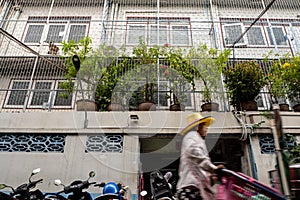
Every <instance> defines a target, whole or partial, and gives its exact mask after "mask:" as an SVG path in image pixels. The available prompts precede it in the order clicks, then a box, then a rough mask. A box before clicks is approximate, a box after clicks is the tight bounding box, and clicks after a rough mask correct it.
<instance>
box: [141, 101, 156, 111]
mask: <svg viewBox="0 0 300 200" xmlns="http://www.w3.org/2000/svg"><path fill="white" fill-rule="evenodd" d="M155 110H156V104H155V103H153V102H143V103H141V104H140V105H139V111H155Z"/></svg>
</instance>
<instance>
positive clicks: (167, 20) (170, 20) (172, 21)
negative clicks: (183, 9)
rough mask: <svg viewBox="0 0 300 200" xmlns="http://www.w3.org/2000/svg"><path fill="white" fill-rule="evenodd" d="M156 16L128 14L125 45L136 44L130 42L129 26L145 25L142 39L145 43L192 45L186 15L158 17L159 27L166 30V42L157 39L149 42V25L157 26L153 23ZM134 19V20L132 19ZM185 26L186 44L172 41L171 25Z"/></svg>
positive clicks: (188, 21) (150, 44) (189, 26)
mask: <svg viewBox="0 0 300 200" xmlns="http://www.w3.org/2000/svg"><path fill="white" fill-rule="evenodd" d="M156 19H157V18H156V17H149V16H148V17H145V16H140V17H136V16H128V17H127V21H126V41H125V43H126V45H128V46H130V45H136V44H138V43H132V42H130V38H131V34H130V28H129V27H130V26H144V27H145V39H144V40H143V41H144V42H145V43H146V44H147V45H149V46H154V45H165V44H169V45H173V46H178V47H180V46H192V32H191V24H190V18H187V17H176V18H174V17H162V18H160V20H161V21H160V23H159V26H160V27H164V26H166V31H167V42H166V43H164V44H162V43H159V41H156V43H152V42H151V29H152V28H151V27H152V26H157V24H156V23H155V20H156ZM134 20H136V21H134ZM181 26H185V27H187V35H188V44H176V43H174V41H173V36H172V27H181Z"/></svg>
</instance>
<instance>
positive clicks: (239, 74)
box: [223, 61, 266, 111]
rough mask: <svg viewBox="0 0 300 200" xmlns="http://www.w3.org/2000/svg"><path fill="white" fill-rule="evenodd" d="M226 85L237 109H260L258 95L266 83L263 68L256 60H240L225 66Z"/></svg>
mask: <svg viewBox="0 0 300 200" xmlns="http://www.w3.org/2000/svg"><path fill="white" fill-rule="evenodd" d="M223 73H224V75H225V80H224V83H225V87H226V88H227V91H228V94H229V98H230V100H231V104H232V105H233V106H235V107H236V109H237V110H246V111H256V110H258V107H257V103H256V101H255V98H256V96H257V95H258V94H259V93H260V91H261V89H262V88H263V87H264V86H265V85H266V80H265V77H264V73H263V70H262V69H261V67H260V66H259V65H258V64H257V63H256V62H255V61H240V62H238V63H234V65H231V66H229V68H228V69H227V68H224V69H223Z"/></svg>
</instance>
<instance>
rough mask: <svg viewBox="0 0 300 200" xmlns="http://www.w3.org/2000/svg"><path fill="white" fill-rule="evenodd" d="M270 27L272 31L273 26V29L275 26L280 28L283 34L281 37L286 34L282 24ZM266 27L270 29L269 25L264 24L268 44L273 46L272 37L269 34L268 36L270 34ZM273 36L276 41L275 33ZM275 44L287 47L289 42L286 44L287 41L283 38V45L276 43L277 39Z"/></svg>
mask: <svg viewBox="0 0 300 200" xmlns="http://www.w3.org/2000/svg"><path fill="white" fill-rule="evenodd" d="M271 28H272V29H273V32H274V28H275V29H277V28H279V29H281V30H282V34H283V37H284V36H286V35H287V34H285V33H286V31H285V29H284V26H279V25H272V26H271ZM268 29H270V27H269V26H265V30H266V35H267V37H268V42H269V46H270V47H274V46H275V44H272V42H273V41H272V38H271V36H270V34H269V32H268ZM274 37H275V41H276V35H275V34H274ZM276 45H277V46H279V47H289V44H288V41H287V40H285V44H284V45H282V44H277V41H276Z"/></svg>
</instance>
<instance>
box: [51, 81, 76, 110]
mask: <svg viewBox="0 0 300 200" xmlns="http://www.w3.org/2000/svg"><path fill="white" fill-rule="evenodd" d="M61 83H63V81H57V84H56V93H55V99H54V107H61V106H63V107H66V106H72V105H73V100H74V98H73V94H68V93H67V92H66V91H65V90H64V89H62V88H63V87H62V86H61ZM73 86H74V83H73Z"/></svg>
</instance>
